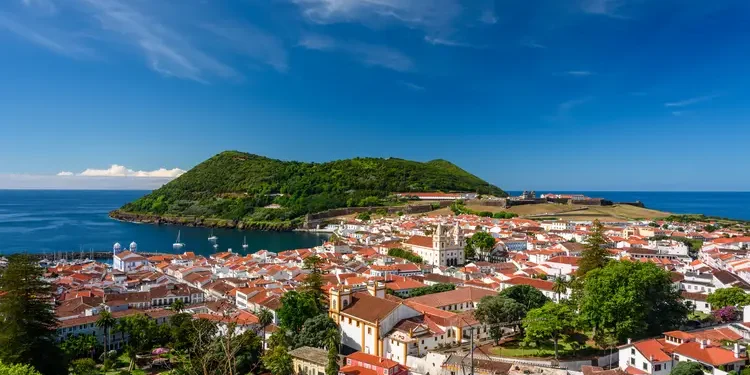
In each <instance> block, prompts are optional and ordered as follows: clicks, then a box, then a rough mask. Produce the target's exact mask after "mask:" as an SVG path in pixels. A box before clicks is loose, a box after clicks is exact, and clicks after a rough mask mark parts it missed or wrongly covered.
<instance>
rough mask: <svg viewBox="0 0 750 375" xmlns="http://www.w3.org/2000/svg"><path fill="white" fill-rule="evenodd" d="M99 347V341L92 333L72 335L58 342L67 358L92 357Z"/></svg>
mask: <svg viewBox="0 0 750 375" xmlns="http://www.w3.org/2000/svg"><path fill="white" fill-rule="evenodd" d="M99 347H100V345H99V341H97V339H96V336H94V335H78V336H72V337H69V338H67V339H66V340H65V341H63V342H62V343H61V344H60V348H61V349H62V350H63V352H65V354H66V355H67V356H68V359H78V358H86V357H93V356H94V353H95V352H96V350H97V349H98V348H99Z"/></svg>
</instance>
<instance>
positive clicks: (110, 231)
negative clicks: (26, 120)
mask: <svg viewBox="0 0 750 375" xmlns="http://www.w3.org/2000/svg"><path fill="white" fill-rule="evenodd" d="M146 193H148V192H147V191H122V190H119V191H101V190H86V191H83V190H0V254H10V253H15V252H29V253H43V252H47V253H52V252H57V251H80V250H81V249H83V250H85V251H88V250H90V249H93V250H95V251H105V250H111V249H112V245H113V244H114V243H115V242H119V243H120V244H122V246H123V247H124V248H127V246H128V245H129V244H130V242H132V241H135V242H136V243H137V244H138V249H139V250H142V251H154V252H173V250H172V244H173V243H174V242H175V239H176V237H177V231H178V230H180V231H181V241H182V242H183V243H185V248H184V250H187V251H195V252H196V253H200V254H212V253H214V252H216V251H215V250H214V249H213V247H212V243H210V242H208V237H209V236H210V235H211V230H210V229H207V228H190V227H176V226H167V225H162V226H159V225H147V224H134V223H125V222H119V221H116V220H112V219H110V218H109V217H108V216H107V213H108V212H109V211H111V210H113V209H116V208H119V207H120V206H122V205H123V204H125V203H127V202H130V201H132V200H134V199H136V198H139V197H141V196H142V195H144V194H146ZM213 233H214V235H216V236H217V237H218V241H217V243H218V244H219V250H221V251H225V250H226V249H227V248H232V251H235V252H239V253H242V241H243V238H244V237H247V243H248V245H249V246H248V252H255V251H258V250H260V249H267V250H270V251H274V252H278V251H281V250H288V249H299V248H307V247H312V246H315V245H319V244H320V243H321V241H323V240H325V239H326V236H324V235H316V234H310V233H299V232H261V231H239V230H232V229H215V230H214V231H213Z"/></svg>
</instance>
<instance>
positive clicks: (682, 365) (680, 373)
mask: <svg viewBox="0 0 750 375" xmlns="http://www.w3.org/2000/svg"><path fill="white" fill-rule="evenodd" d="M669 375H703V366H702V365H701V364H700V363H698V362H688V361H683V362H677V364H676V365H675V366H674V367H673V368H672V371H671V372H670V373H669Z"/></svg>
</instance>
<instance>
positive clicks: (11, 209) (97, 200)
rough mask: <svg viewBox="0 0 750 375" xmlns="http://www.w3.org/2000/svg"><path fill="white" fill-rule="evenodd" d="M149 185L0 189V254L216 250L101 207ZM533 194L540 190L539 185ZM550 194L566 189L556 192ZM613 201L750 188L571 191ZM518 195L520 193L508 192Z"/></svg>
mask: <svg viewBox="0 0 750 375" xmlns="http://www.w3.org/2000/svg"><path fill="white" fill-rule="evenodd" d="M146 193H148V192H147V191H123V190H118V191H101V190H91V191H88V190H87V191H82V190H0V254H9V253H15V252H29V253H44V252H48V253H51V252H57V251H80V250H84V251H89V250H91V249H93V250H96V251H107V250H111V249H112V245H113V244H114V243H115V242H119V243H120V244H122V246H123V247H125V248H126V247H127V246H128V245H129V244H130V243H131V242H133V241H135V242H136V243H137V244H138V249H139V250H141V251H149V252H172V251H173V250H172V243H174V241H175V239H176V237H177V231H178V230H180V231H181V236H182V238H181V240H182V242H184V243H185V250H188V251H195V252H196V253H199V254H211V253H213V252H215V251H214V249H213V248H212V244H211V243H210V242H208V237H209V236H210V235H211V229H208V228H190V227H177V226H158V225H148V224H134V223H124V222H119V221H115V220H111V219H109V217H107V213H108V212H109V211H111V210H113V209H115V208H118V207H120V206H122V205H123V204H125V203H127V202H130V201H132V200H134V199H136V198H138V197H140V196H142V195H144V194H146ZM537 193H539V194H541V193H544V192H542V191H538V192H537ZM554 193H565V192H558V191H555V192H554ZM577 193H582V194H585V195H587V196H590V197H600V198H605V199H609V200H612V201H615V202H620V201H636V200H640V201H642V202H643V203H644V204H646V207H649V208H653V209H657V210H663V211H668V212H675V213H703V214H706V215H711V216H720V217H729V218H736V219H745V220H750V192H739V193H730V192H719V193H711V192H609V191H607V192H577ZM511 194H520V192H511ZM213 233H214V235H216V236H217V237H218V241H217V242H218V244H219V250H221V251H225V250H227V249H228V248H232V249H233V251H235V252H239V253H242V241H243V238H244V237H247V242H248V245H249V247H248V251H249V252H255V251H258V250H260V249H266V250H269V251H274V252H278V251H281V250H287V249H299V248H306V247H312V246H315V245H318V244H320V243H321V242H322V241H324V240H325V239H326V238H327V237H326V236H325V235H318V234H311V233H302V232H260V231H239V230H235V229H215V230H214V231H213Z"/></svg>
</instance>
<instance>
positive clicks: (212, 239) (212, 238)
mask: <svg viewBox="0 0 750 375" xmlns="http://www.w3.org/2000/svg"><path fill="white" fill-rule="evenodd" d="M218 239H219V237H216V236H214V230H213V229H211V237H208V240H209V241H211V242H216V240H218Z"/></svg>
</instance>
